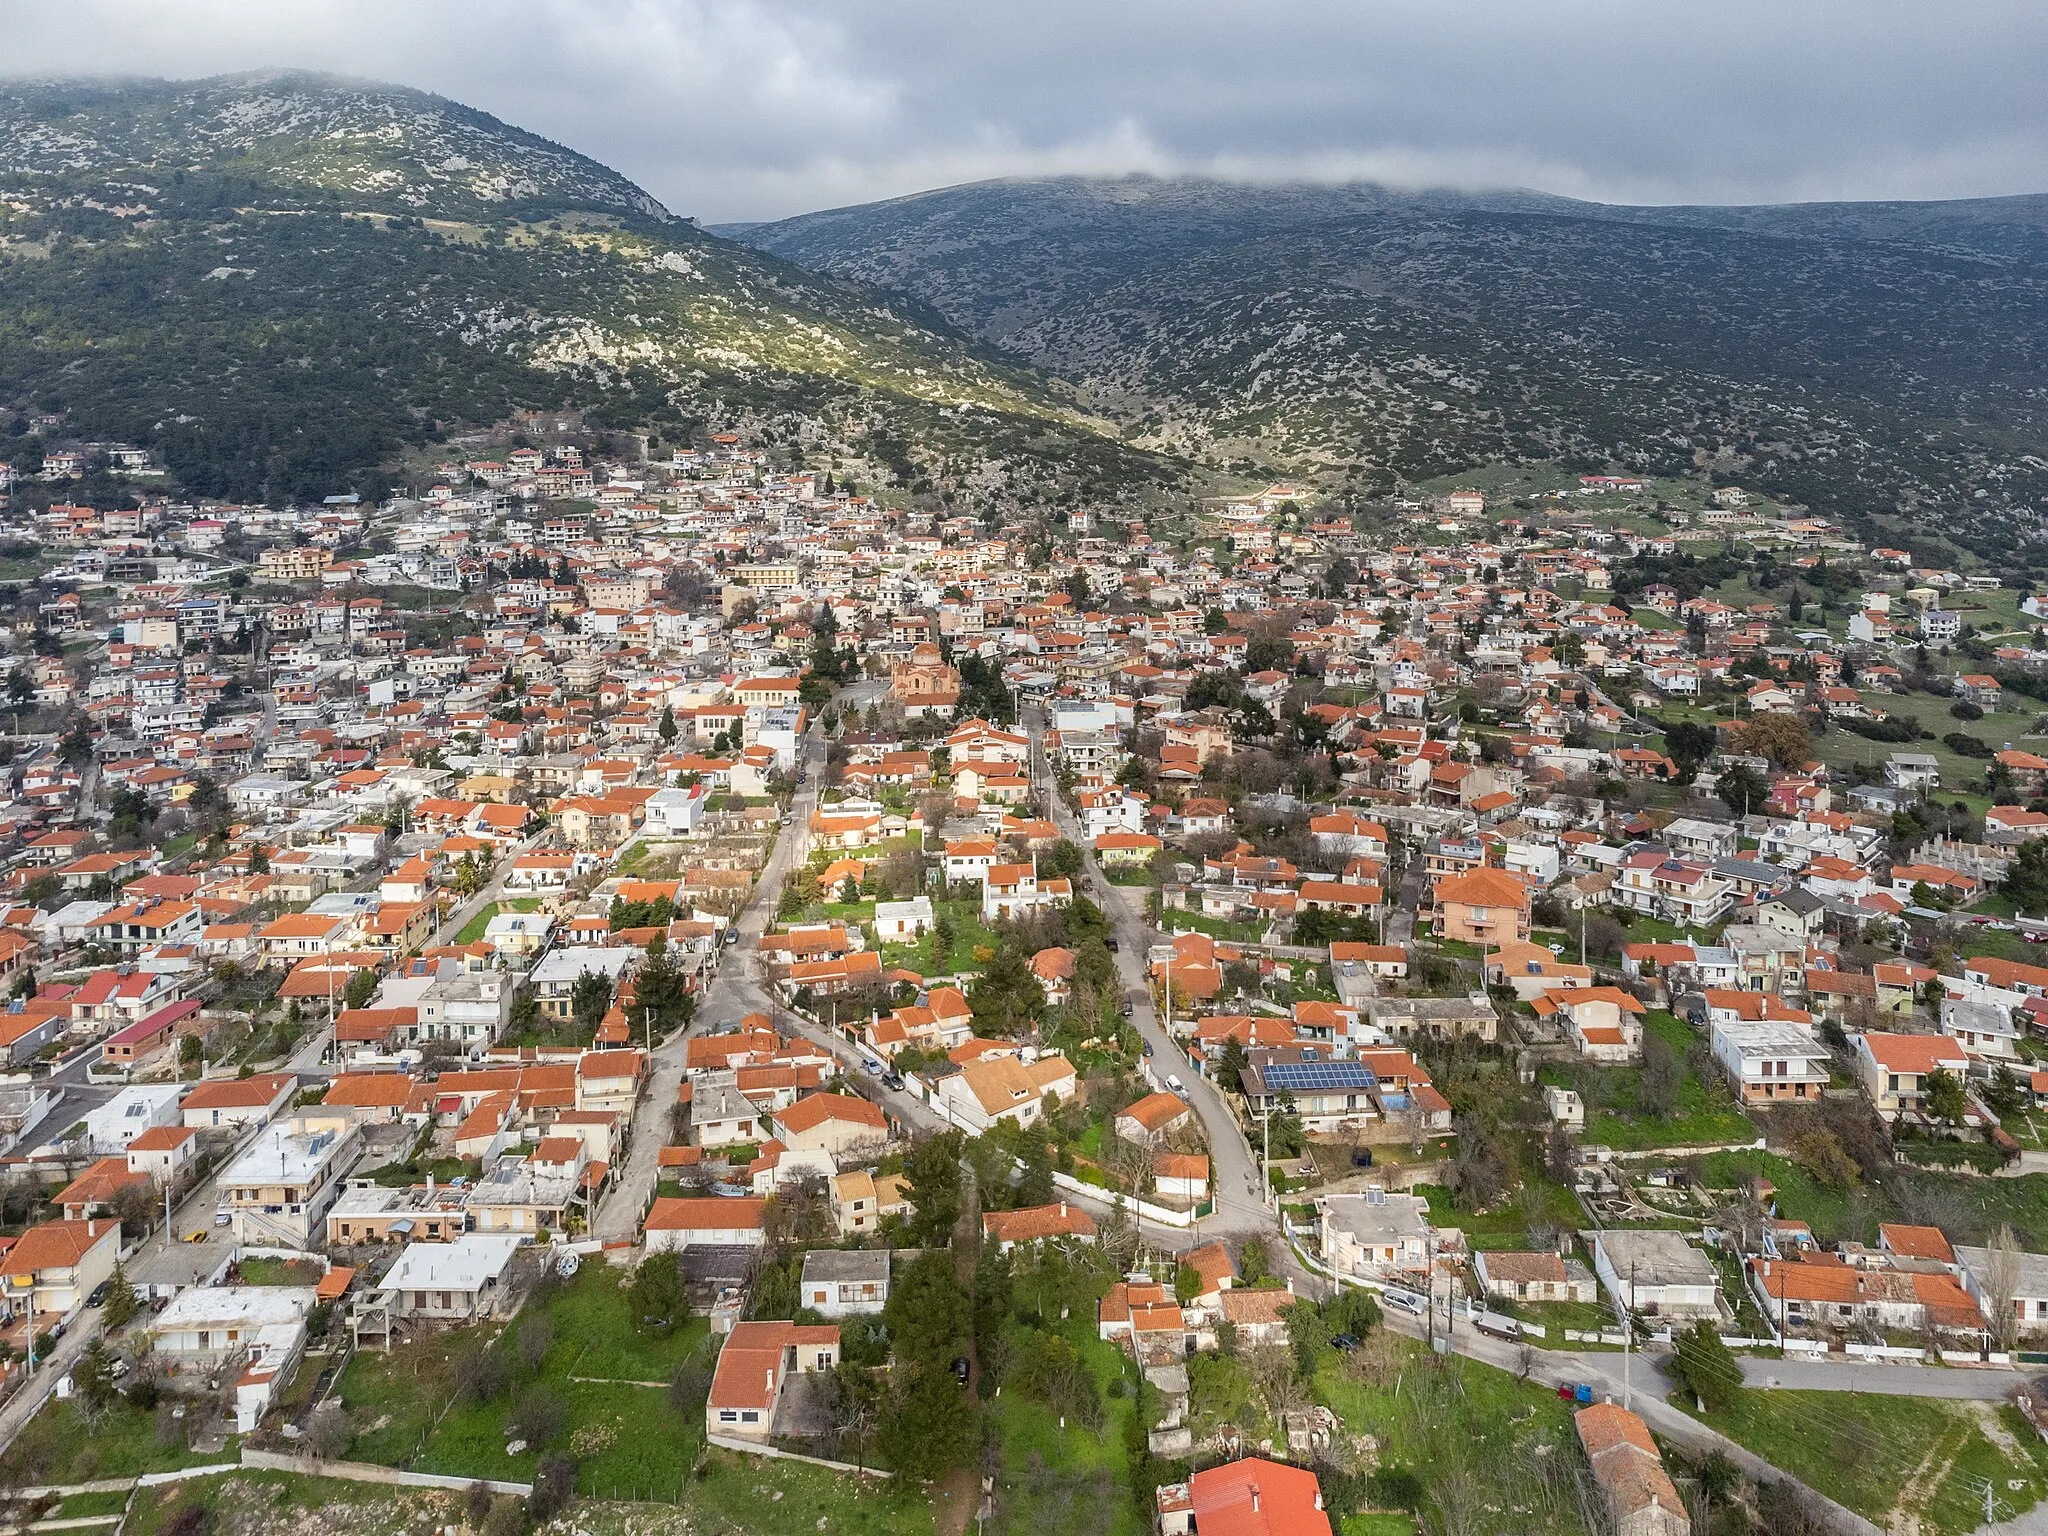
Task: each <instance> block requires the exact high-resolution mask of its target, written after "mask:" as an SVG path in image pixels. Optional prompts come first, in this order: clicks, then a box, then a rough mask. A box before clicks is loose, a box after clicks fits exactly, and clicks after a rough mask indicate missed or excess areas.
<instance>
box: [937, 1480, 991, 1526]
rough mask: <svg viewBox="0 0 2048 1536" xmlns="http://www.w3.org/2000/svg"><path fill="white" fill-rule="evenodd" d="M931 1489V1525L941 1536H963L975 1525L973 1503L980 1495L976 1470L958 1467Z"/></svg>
mask: <svg viewBox="0 0 2048 1536" xmlns="http://www.w3.org/2000/svg"><path fill="white" fill-rule="evenodd" d="M931 1487H932V1523H933V1525H934V1526H935V1527H937V1531H938V1536H963V1533H964V1532H965V1531H966V1529H967V1527H968V1526H970V1525H972V1524H973V1523H974V1501H975V1499H976V1497H977V1496H978V1494H979V1491H980V1484H979V1483H977V1482H976V1481H975V1478H974V1469H973V1468H972V1467H955V1468H954V1469H953V1470H952V1471H951V1472H948V1473H947V1474H946V1475H945V1477H943V1478H942V1479H940V1480H939V1481H938V1482H936V1483H933V1484H932V1485H931Z"/></svg>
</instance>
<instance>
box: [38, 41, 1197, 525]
mask: <svg viewBox="0 0 2048 1536" xmlns="http://www.w3.org/2000/svg"><path fill="white" fill-rule="evenodd" d="M0 406H6V407H11V409H9V410H8V411H7V412H6V416H0V421H4V420H5V419H6V417H14V419H15V421H16V424H17V428H18V427H19V426H20V425H21V423H22V417H23V415H25V413H27V412H28V411H30V410H35V411H42V412H51V413H58V414H61V416H62V418H63V422H62V427H61V429H60V432H61V435H62V436H64V437H66V438H83V439H88V440H119V441H127V442H132V443H139V444H143V445H147V446H150V447H152V448H154V449H156V450H158V451H159V452H160V453H161V455H162V456H163V459H164V462H165V463H166V464H167V466H168V467H169V468H170V470H171V471H172V473H173V474H174V475H175V476H176V477H177V481H178V483H179V484H180V485H181V486H182V487H183V488H184V489H185V490H187V491H189V492H192V493H194V494H199V495H208V496H220V497H231V498H237V499H259V498H263V497H269V498H271V499H273V500H277V499H286V498H304V497H312V496H319V495H324V494H329V493H332V492H335V491H339V490H346V489H369V490H373V491H374V490H379V489H381V488H382V487H383V485H385V484H387V483H388V482H389V478H390V474H391V472H392V470H393V468H394V466H396V465H398V464H399V463H400V461H401V459H402V457H403V455H404V454H405V453H406V452H407V451H408V450H410V449H412V448H414V447H416V446H418V445H422V444H425V443H429V442H432V441H435V440H437V439H439V438H441V437H443V436H445V435H446V434H448V433H450V432H453V431H455V430H458V429H460V428H463V427H473V426H479V425H484V424H488V423H490V422H494V421H498V420H502V419H504V418H505V417H506V416H507V415H508V414H509V413H511V412H512V411H514V410H516V409H519V408H546V409H558V408H563V407H571V406H573V407H577V408H581V409H583V410H584V411H585V412H586V413H587V416H588V419H589V420H591V421H592V422H593V424H595V425H597V426H599V427H603V428H613V429H623V428H632V429H638V430H646V431H649V432H650V433H652V434H653V435H654V436H655V437H656V438H657V439H665V440H667V441H669V442H671V443H674V442H681V441H684V440H687V439H688V437H689V436H690V435H691V434H692V433H694V432H699V431H702V430H705V429H707V428H713V429H715V428H733V429H737V430H743V431H747V432H750V433H752V434H754V435H755V436H756V437H757V438H758V439H759V440H760V441H762V442H764V443H767V444H771V445H773V446H776V447H777V448H778V450H779V451H780V454H781V457H782V459H783V461H784V462H794V461H795V460H796V459H797V458H798V457H799V456H800V455H803V454H811V455H814V456H825V455H833V454H838V455H848V456H856V457H858V458H860V459H861V460H862V461H863V463H864V465H867V466H874V467H875V470H876V472H879V473H885V474H887V475H889V476H891V477H892V478H894V479H895V480H896V481H898V482H899V483H901V484H903V485H905V486H908V487H910V488H913V489H916V490H931V491H935V492H941V493H947V494H952V495H954V496H955V497H956V499H957V500H958V501H959V502H961V503H962V504H965V505H969V506H974V505H977V504H987V503H990V502H993V501H995V500H996V499H998V498H1015V499H1026V500H1032V499H1039V500H1046V499H1063V498H1066V497H1070V496H1073V495H1077V494H1080V493H1081V492H1082V490H1083V489H1084V488H1085V489H1087V490H1089V491H1090V492H1091V493H1099V492H1101V491H1102V490H1104V489H1115V488H1118V487H1123V486H1130V485H1139V484H1145V483H1155V482H1158V481H1160V480H1162V479H1171V478H1172V477H1173V475H1174V474H1175V470H1174V468H1173V467H1172V466H1170V465H1166V464H1164V463H1162V462H1161V461H1159V460H1157V459H1156V458H1154V457H1151V456H1148V455H1145V454H1143V453H1140V452H1138V451H1135V450H1133V449H1130V448H1128V447H1125V446H1124V445H1122V444H1121V443H1119V442H1118V441H1117V439H1116V436H1115V434H1114V433H1113V432H1112V431H1109V430H1106V429H1105V426H1104V424H1103V423H1102V422H1100V421H1099V420H1096V419H1094V418H1092V417H1090V416H1089V415H1088V414H1087V413H1085V412H1083V411H1081V410H1079V409H1077V408H1076V407H1075V405H1074V403H1073V400H1072V391H1071V390H1068V389H1065V388H1064V387H1063V386H1059V385H1057V384H1049V383H1048V382H1047V381H1046V380H1044V379H1042V378H1040V377H1038V376H1036V375H1034V374H1032V373H1031V372H1029V371H1028V370H1024V369H1020V368H1017V367H1015V366H1012V365H1008V364H1005V363H1002V362H999V361H990V360H988V359H987V358H985V357H982V356H978V355H977V354H976V352H975V350H974V349H973V348H972V347H971V346H969V345H968V344H967V343H966V342H965V340H964V339H963V338H962V337H961V336H959V335H958V334H956V333H954V332H953V331H952V330H951V329H950V328H949V327H948V326H947V325H945V324H944V323H942V322H936V321H935V320H934V319H933V318H932V317H931V316H930V315H929V314H928V313H919V312H917V310H916V308H915V306H912V305H908V304H906V303H905V302H904V301H902V300H900V299H894V298H889V297H886V296H884V295H881V294H880V293H878V292H877V291H875V290H873V289H870V288H868V287H865V286H863V285H861V284H859V283H857V282H854V281H851V280H848V279H844V278H840V277H832V276H818V275H815V274H812V273H808V272H805V271H803V270H801V269H799V268H797V267H795V266H792V265H791V264H789V263H787V262H785V261H782V260H780V259H778V258H776V257H774V256H772V255H768V254H764V253H762V252H760V251H757V250H754V249H751V248H749V247H746V246H742V245H738V244H735V243H733V242H730V241H727V240H723V239H719V238H717V237H716V236H713V235H710V234H707V233H705V232H704V231H703V230H701V229H699V228H698V227H696V226H695V225H694V224H693V223H691V222H689V221H687V220H684V219H680V218H677V217H676V216H674V215H673V214H671V213H670V212H669V211H668V210H667V209H665V208H663V207H662V206H661V205H660V204H659V203H658V202H657V201H655V199H654V198H652V197H650V196H649V195H648V194H647V193H646V192H644V191H642V190H641V189H640V188H639V187H637V186H635V185H634V184H633V183H632V182H630V181H628V180H627V179H626V178H624V177H622V176H620V175H618V174H617V173H616V172H614V171H611V170H609V169H607V168H606V167H604V166H602V165H599V164H597V163H596V162H594V161H592V160H589V159H586V158H584V157H583V156H581V155H578V154H575V153H573V152H572V151H570V150H567V149H564V148H562V147H561V146H559V145H555V144H551V143H549V142H548V141H546V140H545V139H541V138H538V137H536V136H535V135H533V134H530V133H526V132H524V131H522V130H520V129H517V128H513V127H509V126H507V125H506V124H504V123H501V122H499V121H497V120H496V119H495V118H492V117H490V116H488V115H486V114H484V113H481V112H477V111H473V110H471V109H470V108H467V107H464V106H461V105H459V104H457V103H454V102H450V101H446V100H443V99H441V98H439V97H435V96H430V95H427V94H424V93H421V92H417V91H410V90H404V89H400V88H396V87H392V86H386V85H378V84H371V83H365V82H359V81H350V80H340V79H334V78H331V77H326V76H317V75H308V74H295V73H283V74H262V75H244V76H232V77H223V78H218V79H209V80H200V81H190V82H175V83H174V82H163V81H118V82H57V83H43V84H18V83H17V84H6V85H0ZM17 413H21V414H17ZM6 451H7V450H6V449H5V447H4V444H0V454H5V453H6ZM17 456H18V455H17ZM842 462H844V460H843V459H842Z"/></svg>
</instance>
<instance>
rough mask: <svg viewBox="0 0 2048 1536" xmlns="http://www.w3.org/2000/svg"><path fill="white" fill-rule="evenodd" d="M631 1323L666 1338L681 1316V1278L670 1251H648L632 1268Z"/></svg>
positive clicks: (628, 1295)
mask: <svg viewBox="0 0 2048 1536" xmlns="http://www.w3.org/2000/svg"><path fill="white" fill-rule="evenodd" d="M627 1297H628V1300H629V1301H630V1303H631V1305H632V1308H633V1326H634V1327H635V1328H638V1329H639V1330H640V1331H641V1332H642V1333H648V1334H652V1335H654V1337H656V1338H667V1337H668V1336H669V1334H671V1333H672V1332H674V1331H675V1326H676V1324H677V1323H679V1322H681V1321H682V1320H683V1318H684V1315H685V1313H684V1307H683V1278H682V1274H681V1272H680V1271H679V1270H678V1269H677V1267H676V1256H675V1255H674V1254H673V1253H650V1254H649V1255H647V1257H646V1258H644V1259H642V1260H641V1261H640V1263H639V1265H638V1267H636V1268H635V1269H634V1271H633V1283H632V1286H631V1287H630V1288H629V1290H628V1292H627Z"/></svg>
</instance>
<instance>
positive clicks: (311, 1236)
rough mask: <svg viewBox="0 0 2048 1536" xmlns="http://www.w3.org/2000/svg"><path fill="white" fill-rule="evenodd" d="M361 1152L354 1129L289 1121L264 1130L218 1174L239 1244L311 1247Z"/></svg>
mask: <svg viewBox="0 0 2048 1536" xmlns="http://www.w3.org/2000/svg"><path fill="white" fill-rule="evenodd" d="M362 1150H363V1141H362V1133H361V1132H360V1131H358V1130H357V1129H356V1128H355V1127H354V1126H350V1127H348V1128H347V1129H346V1130H343V1131H333V1130H306V1129H301V1128H300V1122H298V1121H285V1122H283V1123H282V1124H278V1125H271V1126H269V1127H268V1128H266V1129H265V1131H264V1132H263V1133H262V1134H261V1135H259V1136H258V1137H257V1138H256V1139H255V1140H254V1141H252V1142H250V1143H249V1145H248V1146H246V1147H244V1148H243V1149H242V1151H241V1152H240V1153H239V1154H238V1155H237V1156H236V1158H235V1160H234V1161H233V1162H231V1163H229V1164H228V1166H227V1167H226V1168H225V1169H224V1170H222V1172H221V1175H220V1181H219V1183H220V1195H221V1204H222V1205H224V1206H225V1207H227V1211H228V1214H229V1215H230V1216H231V1217H233V1219H234V1231H235V1241H236V1242H237V1243H240V1244H242V1245H243V1246H245V1247H252V1248H264V1247H268V1248H310V1247H312V1246H313V1245H314V1242H315V1239H316V1237H317V1236H318V1235H319V1234H320V1233H321V1232H322V1230H323V1228H324V1223H325V1220H326V1216H327V1208H328V1207H329V1206H331V1205H333V1204H334V1202H335V1200H336V1199H337V1198H338V1197H339V1196H340V1194H341V1191H342V1186H343V1184H344V1182H345V1181H346V1179H347V1177H348V1174H349V1170H350V1169H352V1168H354V1167H355V1165H356V1160H357V1159H358V1158H359V1157H360V1156H361V1155H362Z"/></svg>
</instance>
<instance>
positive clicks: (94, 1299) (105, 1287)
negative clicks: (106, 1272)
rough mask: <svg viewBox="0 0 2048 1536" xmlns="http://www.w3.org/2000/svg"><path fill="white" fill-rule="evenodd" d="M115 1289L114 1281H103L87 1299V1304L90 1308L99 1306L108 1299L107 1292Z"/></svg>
mask: <svg viewBox="0 0 2048 1536" xmlns="http://www.w3.org/2000/svg"><path fill="white" fill-rule="evenodd" d="M113 1288H114V1282H113V1281H111V1280H102V1281H101V1282H100V1283H99V1284H98V1285H96V1286H94V1287H93V1288H92V1294H91V1295H90V1296H88V1297H86V1298H85V1304H86V1305H87V1306H88V1307H96V1306H98V1305H99V1304H100V1303H101V1302H103V1301H105V1300H106V1299H107V1292H108V1291H110V1290H112V1289H113Z"/></svg>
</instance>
